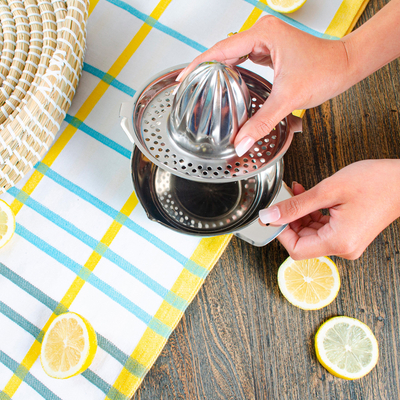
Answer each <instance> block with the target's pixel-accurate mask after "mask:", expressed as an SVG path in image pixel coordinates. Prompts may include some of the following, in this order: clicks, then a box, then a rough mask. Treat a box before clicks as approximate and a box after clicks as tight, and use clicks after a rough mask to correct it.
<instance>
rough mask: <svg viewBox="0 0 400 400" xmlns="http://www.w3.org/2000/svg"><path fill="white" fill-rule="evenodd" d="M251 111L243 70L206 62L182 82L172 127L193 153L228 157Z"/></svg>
mask: <svg viewBox="0 0 400 400" xmlns="http://www.w3.org/2000/svg"><path fill="white" fill-rule="evenodd" d="M251 111H252V109H251V96H250V93H249V90H248V88H247V85H246V83H245V82H244V80H243V79H242V76H241V75H240V72H239V71H238V70H237V69H236V68H235V67H232V66H228V65H225V64H223V63H220V62H216V61H209V62H204V63H202V64H200V65H199V66H198V67H197V68H196V69H195V70H194V71H192V72H191V73H190V74H189V75H188V76H187V77H186V78H185V79H184V80H183V82H182V83H181V84H180V86H179V88H178V90H177V92H176V94H175V97H174V101H173V104H172V107H171V113H170V115H169V119H168V129H169V131H170V135H171V137H172V139H173V140H175V142H176V144H177V145H178V146H180V147H181V148H183V149H184V150H186V151H188V152H189V153H191V154H194V155H197V156H200V157H204V158H225V157H229V156H231V155H232V154H233V153H234V151H235V150H234V147H233V141H234V138H235V136H236V133H237V132H238V130H239V129H240V127H241V126H242V125H243V124H244V123H245V122H246V121H247V120H248V119H249V118H250V116H251Z"/></svg>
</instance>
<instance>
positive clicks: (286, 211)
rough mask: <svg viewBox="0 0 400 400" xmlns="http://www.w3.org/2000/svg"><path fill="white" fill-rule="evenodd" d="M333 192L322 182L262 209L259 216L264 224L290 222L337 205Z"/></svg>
mask: <svg viewBox="0 0 400 400" xmlns="http://www.w3.org/2000/svg"><path fill="white" fill-rule="evenodd" d="M323 182H324V181H323ZM328 192H330V193H328ZM332 193H333V192H332V191H329V189H328V188H327V187H326V185H325V184H322V182H321V183H319V184H318V185H316V186H314V187H313V188H312V189H310V190H308V191H306V192H304V193H301V194H299V195H297V196H294V197H292V198H290V199H288V200H284V201H281V202H280V203H277V204H275V205H273V206H271V207H268V208H266V209H264V210H260V212H259V218H260V220H261V222H262V223H263V224H274V225H283V224H288V223H290V222H293V221H296V220H298V219H300V218H302V217H304V216H306V215H308V214H311V213H313V212H314V211H318V210H321V209H323V208H329V207H332V206H333V205H335V199H334V198H332V197H331V195H332Z"/></svg>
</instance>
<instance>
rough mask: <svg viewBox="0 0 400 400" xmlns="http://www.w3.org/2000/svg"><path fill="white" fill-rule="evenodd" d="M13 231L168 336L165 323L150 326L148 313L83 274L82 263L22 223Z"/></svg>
mask: <svg viewBox="0 0 400 400" xmlns="http://www.w3.org/2000/svg"><path fill="white" fill-rule="evenodd" d="M15 233H16V234H18V235H19V236H21V237H23V238H24V239H25V240H27V241H28V242H29V243H31V244H33V245H34V246H36V247H37V248H38V249H39V250H41V251H43V252H44V253H46V254H47V255H49V256H50V257H52V258H53V259H55V260H56V261H58V262H59V263H60V264H62V265H64V266H65V267H67V268H68V269H69V270H70V271H72V272H74V273H75V274H76V275H78V276H80V277H81V278H82V279H85V280H86V281H87V282H88V283H90V284H91V285H92V286H93V287H95V288H97V289H99V290H100V291H101V292H102V293H104V294H105V295H106V296H108V297H109V298H111V299H112V300H114V301H115V302H117V303H118V304H119V305H120V306H122V307H123V308H125V309H126V310H127V311H129V312H130V313H131V314H133V315H134V316H135V317H136V318H138V319H140V320H141V321H143V322H144V323H145V324H147V325H148V326H149V327H150V328H151V329H153V328H154V329H153V330H154V331H155V332H156V333H158V334H159V335H161V336H163V337H168V335H169V333H170V328H169V327H168V326H167V325H165V324H163V323H162V322H161V321H159V324H154V323H153V326H150V323H151V322H152V321H153V320H154V318H153V317H152V316H151V315H150V314H147V313H146V312H145V311H144V310H142V309H141V308H140V307H139V306H137V305H135V304H134V303H132V302H131V301H130V300H129V299H127V298H126V297H125V296H123V295H122V294H121V293H119V292H117V291H116V290H115V289H113V288H112V287H111V286H109V285H108V284H107V283H105V282H104V281H102V280H101V279H100V278H98V277H97V276H96V275H95V274H94V273H93V272H91V271H89V270H88V271H89V272H90V273H89V274H87V275H85V274H84V271H85V270H87V268H86V267H83V266H82V265H80V264H78V263H77V262H76V261H74V260H72V259H71V258H69V257H68V256H66V255H65V254H63V253H62V252H61V251H59V250H57V249H56V248H55V247H53V246H50V245H49V244H48V243H46V242H45V241H44V240H43V239H41V238H39V237H38V236H36V235H34V234H33V233H32V232H30V231H29V230H28V229H26V228H25V227H23V226H22V225H20V224H18V223H17V224H16V228H15Z"/></svg>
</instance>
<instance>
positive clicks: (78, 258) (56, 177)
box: [0, 0, 367, 400]
mask: <svg viewBox="0 0 400 400" xmlns="http://www.w3.org/2000/svg"><path fill="white" fill-rule="evenodd" d="M366 3H367V1H356V0H344V1H340V0H308V1H307V3H306V4H305V5H304V6H303V7H302V8H301V9H300V10H299V11H297V12H296V13H294V14H290V16H286V15H277V14H276V13H274V12H273V11H272V10H270V9H269V8H268V7H267V6H266V5H265V4H264V2H262V1H256V0H219V1H215V0H202V1H187V0H146V1H144V0H142V1H140V0H124V1H123V0H93V1H92V3H91V5H90V9H89V14H90V15H89V20H88V35H87V53H86V58H85V64H84V71H83V74H82V78H81V81H80V84H79V86H78V91H77V94H76V96H75V97H74V99H73V103H72V106H71V108H70V109H69V113H68V115H67V117H66V119H65V121H64V123H63V125H62V127H61V130H60V132H59V134H58V138H57V140H56V141H55V142H54V144H53V146H52V147H51V148H50V150H49V151H48V153H47V154H46V156H45V157H44V158H43V159H42V160H41V162H39V163H38V164H37V165H36V166H35V168H34V169H33V170H32V171H31V172H30V173H29V174H28V175H27V176H26V177H25V178H24V179H23V180H22V181H20V182H19V183H18V185H17V186H16V187H13V188H11V189H10V190H9V191H8V192H6V193H5V194H3V195H2V196H1V198H2V199H3V200H5V201H6V202H7V203H8V204H10V205H11V207H12V209H13V211H14V213H15V215H16V231H15V234H14V236H13V238H12V239H11V241H10V242H9V243H8V244H7V245H6V246H5V247H3V248H2V249H1V250H0V399H1V400H4V399H10V398H12V399H24V400H27V399H29V400H35V399H43V398H45V399H63V400H67V399H70V400H81V399H82V400H89V399H115V400H116V399H118V400H121V399H129V398H130V397H131V396H132V395H133V394H134V392H135V390H136V389H137V388H138V386H139V385H140V383H141V381H142V380H143V377H144V376H145V374H146V372H147V371H148V370H149V369H150V368H151V366H152V365H153V363H154V361H155V360H156V358H157V356H158V355H159V354H160V352H161V350H162V348H163V346H164V345H165V343H166V341H167V339H168V337H169V335H170V334H171V332H172V331H173V329H174V328H175V326H176V325H177V323H178V322H179V320H180V318H181V317H182V315H183V312H184V311H185V309H186V307H187V306H188V305H189V303H190V302H191V300H192V299H193V297H194V296H195V294H196V293H197V291H198V290H199V288H200V287H201V285H202V283H203V282H204V279H205V278H206V276H207V274H208V273H209V271H210V270H211V268H212V267H213V266H214V264H215V263H216V261H217V260H218V258H219V257H220V255H221V254H222V252H223V251H224V248H225V247H226V245H227V244H228V242H229V240H230V236H229V235H227V236H221V237H215V238H205V239H204V238H199V237H194V236H188V235H183V234H179V233H176V232H172V231H170V230H167V229H166V228H163V227H162V226H160V225H158V224H155V223H153V222H151V221H149V220H148V219H147V218H146V215H145V213H144V211H143V209H142V207H141V206H140V204H139V203H138V200H137V198H136V196H135V193H133V187H132V182H131V175H130V156H131V151H132V146H131V143H130V141H129V140H128V138H127V137H126V136H125V134H124V132H123V130H122V129H121V127H120V125H119V124H120V122H119V116H118V114H119V107H120V104H121V103H122V102H124V101H128V100H129V99H131V98H132V96H133V95H134V94H135V91H136V90H137V89H138V88H140V87H141V86H142V84H143V82H146V81H148V79H149V78H150V77H151V76H153V75H155V74H157V73H158V72H160V71H162V70H165V69H166V68H169V67H171V66H174V65H178V64H181V63H186V62H189V61H191V60H192V59H193V58H194V57H195V56H197V55H198V54H199V53H200V52H202V51H204V50H206V49H207V48H209V47H210V46H212V45H213V44H214V43H216V42H217V41H219V40H221V39H223V38H225V37H226V36H227V34H228V33H229V32H234V31H239V30H243V29H248V28H249V27H250V26H251V25H252V24H254V22H255V21H256V20H257V19H258V18H260V17H261V16H262V15H264V14H267V13H271V14H274V15H277V16H278V17H280V18H282V19H284V20H285V21H287V22H288V23H290V24H293V25H294V26H296V27H298V28H300V29H303V30H305V31H307V32H310V33H312V34H314V35H317V36H321V37H328V38H332V39H335V38H338V37H341V36H343V35H344V34H346V33H347V32H348V31H349V30H350V29H351V28H352V27H353V26H354V23H355V22H356V20H357V18H358V16H359V15H360V13H361V12H362V10H363V9H364V7H365V5H366ZM244 66H245V67H247V68H249V69H252V70H254V71H255V72H257V73H260V74H263V75H264V76H266V77H267V78H268V79H271V76H269V77H268V74H266V73H265V70H262V71H261V69H260V68H259V67H256V66H253V65H252V64H251V63H250V62H248V61H247V62H246V64H245V65H244ZM67 310H70V311H74V312H77V313H78V314H80V315H82V316H83V317H85V318H86V319H88V320H89V321H90V322H91V324H92V325H93V327H94V329H95V331H96V333H97V337H98V344H99V346H98V350H97V353H96V356H95V359H94V361H93V363H92V365H91V366H90V368H89V369H88V370H86V371H85V372H84V373H82V374H81V375H78V376H76V377H73V378H70V379H68V380H65V381H64V380H57V379H52V378H49V377H48V376H47V375H46V374H45V373H44V371H43V369H42V367H41V365H40V359H39V358H40V357H39V355H40V347H41V341H42V338H43V334H44V332H45V331H46V329H47V328H48V327H49V325H50V323H51V322H52V321H53V319H54V318H55V317H56V316H57V315H59V314H61V313H64V312H66V311H67Z"/></svg>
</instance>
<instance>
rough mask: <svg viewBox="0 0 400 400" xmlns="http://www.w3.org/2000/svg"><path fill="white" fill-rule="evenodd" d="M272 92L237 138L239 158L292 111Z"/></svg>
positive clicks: (235, 143) (235, 144) (236, 147)
mask: <svg viewBox="0 0 400 400" xmlns="http://www.w3.org/2000/svg"><path fill="white" fill-rule="evenodd" d="M275 93H276V92H274V90H272V92H271V94H270V95H269V97H268V99H267V100H266V101H265V103H264V104H263V106H262V107H261V108H260V109H259V110H258V111H257V112H256V113H255V114H254V115H253V116H252V117H251V118H250V119H249V120H248V121H247V122H246V123H245V124H244V125H243V126H242V128H241V129H240V130H239V132H238V134H237V135H236V137H235V142H234V146H235V150H236V153H237V155H238V156H239V157H241V156H242V155H244V154H245V153H246V152H247V151H248V150H250V148H251V147H252V146H253V145H254V143H255V142H256V141H257V140H259V139H261V138H263V137H264V136H265V135H268V133H270V132H271V131H272V130H273V129H274V128H275V126H276V125H277V124H278V123H279V122H280V121H281V120H282V119H284V118H285V117H286V116H287V115H288V114H289V113H290V112H291V111H292V110H290V109H288V106H287V105H288V102H286V101H285V100H284V98H282V97H281V96H278V95H276V94H275Z"/></svg>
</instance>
